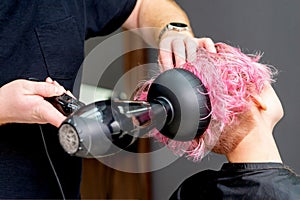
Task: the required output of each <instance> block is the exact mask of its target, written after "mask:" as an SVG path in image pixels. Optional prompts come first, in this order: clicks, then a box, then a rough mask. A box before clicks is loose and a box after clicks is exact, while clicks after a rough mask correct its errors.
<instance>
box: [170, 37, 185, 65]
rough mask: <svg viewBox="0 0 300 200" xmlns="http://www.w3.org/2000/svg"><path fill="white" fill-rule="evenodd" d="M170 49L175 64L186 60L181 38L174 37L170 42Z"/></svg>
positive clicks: (181, 63)
mask: <svg viewBox="0 0 300 200" xmlns="http://www.w3.org/2000/svg"><path fill="white" fill-rule="evenodd" d="M172 50H173V53H174V57H175V66H176V67H180V66H182V65H183V64H184V63H185V62H186V53H185V44H184V40H182V39H175V40H173V42H172Z"/></svg>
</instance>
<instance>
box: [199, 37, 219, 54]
mask: <svg viewBox="0 0 300 200" xmlns="http://www.w3.org/2000/svg"><path fill="white" fill-rule="evenodd" d="M198 44H199V46H200V47H203V48H205V49H206V50H207V51H209V52H211V53H217V50H216V47H215V44H214V42H213V41H212V39H210V38H200V39H198Z"/></svg>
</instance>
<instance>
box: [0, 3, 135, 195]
mask: <svg viewBox="0 0 300 200" xmlns="http://www.w3.org/2000/svg"><path fill="white" fill-rule="evenodd" d="M135 4H136V0H55V1H51V0H39V1H37V0H22V1H19V0H1V3H0V44H1V45H0V87H1V86H3V85H4V84H6V83H8V82H10V81H13V80H15V79H21V78H24V79H28V78H37V79H40V80H45V78H46V77H47V76H50V77H52V78H53V79H54V80H56V81H58V82H59V83H60V84H62V85H63V86H64V87H65V88H66V89H68V90H72V89H73V84H74V80H75V78H76V75H77V71H78V69H79V68H80V66H81V64H82V62H83V59H84V41H85V40H86V39H88V38H90V37H93V36H100V35H106V34H109V33H111V32H113V31H114V30H116V29H117V28H118V27H120V26H121V25H122V24H123V23H124V22H125V20H126V19H127V18H128V16H129V15H130V13H131V12H132V10H133V8H134V6H135ZM11 98H14V97H11ZM42 131H43V135H44V137H45V141H46V145H47V148H48V151H49V154H50V157H51V160H52V162H53V165H54V168H55V170H56V172H57V175H58V177H59V180H60V182H61V185H62V189H63V191H64V193H65V197H66V198H68V199H72V198H78V197H79V186H80V179H81V159H80V158H76V157H72V156H69V155H68V154H67V153H65V152H64V151H63V149H62V148H61V146H60V144H59V141H58V136H57V128H55V127H53V126H50V125H42ZM0 134H1V139H0V198H1V199H2V198H27V199H32V198H40V199H44V198H51V199H57V198H62V195H61V193H60V190H59V186H58V182H57V180H56V179H55V175H54V172H53V170H52V169H51V166H50V163H49V160H48V158H47V155H46V152H45V149H44V144H43V140H42V137H41V130H40V127H39V126H38V125H35V124H33V125H29V124H6V125H2V126H0Z"/></svg>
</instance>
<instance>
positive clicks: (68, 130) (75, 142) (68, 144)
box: [59, 124, 79, 154]
mask: <svg viewBox="0 0 300 200" xmlns="http://www.w3.org/2000/svg"><path fill="white" fill-rule="evenodd" d="M59 141H60V144H61V145H62V147H63V149H64V150H65V151H66V152H67V153H69V154H75V153H76V152H77V151H78V148H79V138H78V135H77V131H76V130H75V128H74V127H73V126H71V125H70V124H63V125H62V126H61V128H60V129H59Z"/></svg>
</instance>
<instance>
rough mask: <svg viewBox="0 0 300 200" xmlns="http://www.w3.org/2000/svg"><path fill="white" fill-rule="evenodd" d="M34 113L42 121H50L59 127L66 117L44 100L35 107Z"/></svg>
mask: <svg viewBox="0 0 300 200" xmlns="http://www.w3.org/2000/svg"><path fill="white" fill-rule="evenodd" d="M35 115H36V116H37V117H38V118H39V120H40V121H41V122H42V123H50V124H52V125H54V126H56V127H59V126H60V125H61V123H62V122H63V121H64V120H65V119H66V116H64V115H63V114H61V113H60V112H59V111H58V110H57V109H56V108H54V107H53V106H52V105H51V104H50V103H49V102H46V101H45V103H43V104H40V105H39V106H38V107H37V108H36V110H35Z"/></svg>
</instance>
